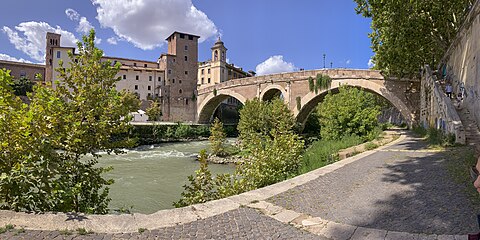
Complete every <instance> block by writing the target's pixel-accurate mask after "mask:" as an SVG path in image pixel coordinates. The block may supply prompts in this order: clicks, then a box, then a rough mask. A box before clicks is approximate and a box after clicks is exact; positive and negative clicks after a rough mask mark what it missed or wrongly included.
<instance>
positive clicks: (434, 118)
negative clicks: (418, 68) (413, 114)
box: [421, 65, 465, 144]
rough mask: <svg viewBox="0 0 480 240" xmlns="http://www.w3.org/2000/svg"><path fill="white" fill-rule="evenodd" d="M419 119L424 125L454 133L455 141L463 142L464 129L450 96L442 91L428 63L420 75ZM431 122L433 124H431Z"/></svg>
mask: <svg viewBox="0 0 480 240" xmlns="http://www.w3.org/2000/svg"><path fill="white" fill-rule="evenodd" d="M421 108H422V109H421V111H422V116H421V121H422V122H423V124H424V126H425V125H429V127H435V128H437V129H441V130H443V131H444V132H446V133H449V134H454V135H455V142H456V143H460V144H465V130H464V127H463V124H462V121H461V120H460V117H459V116H458V113H457V111H456V110H455V107H454V106H453V103H452V101H451V100H450V98H448V97H447V96H446V94H444V93H443V91H442V89H441V87H440V86H439V84H438V83H437V78H436V77H435V76H434V75H433V74H432V70H431V69H430V67H429V66H428V65H426V66H425V71H424V73H423V76H422V85H421ZM432 123H433V125H434V126H431V125H432Z"/></svg>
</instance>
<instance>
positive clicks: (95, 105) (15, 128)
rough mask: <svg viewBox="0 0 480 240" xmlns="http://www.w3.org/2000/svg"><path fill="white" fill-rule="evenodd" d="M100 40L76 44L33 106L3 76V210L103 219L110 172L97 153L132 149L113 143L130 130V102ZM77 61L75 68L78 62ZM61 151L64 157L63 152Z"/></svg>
mask: <svg viewBox="0 0 480 240" xmlns="http://www.w3.org/2000/svg"><path fill="white" fill-rule="evenodd" d="M94 39H95V33H94V32H93V31H92V32H91V33H90V35H89V36H86V37H83V43H78V45H77V49H78V53H79V54H78V55H75V56H73V54H72V53H71V52H70V53H69V56H70V59H71V62H70V66H69V68H63V63H62V62H60V69H59V70H58V72H59V74H60V79H61V80H62V81H57V82H56V88H54V89H52V88H47V87H45V86H41V85H39V86H35V87H34V94H32V95H31V103H30V105H26V104H23V103H22V102H21V100H20V99H19V98H17V97H15V96H14V94H13V90H12V88H11V87H10V86H9V85H10V84H11V83H12V81H11V77H10V76H9V74H8V73H7V72H4V71H0V116H2V118H0V133H1V134H0V152H2V154H1V155H0V208H2V209H10V210H15V211H21V210H28V211H61V212H86V213H106V212H107V211H108V208H107V206H108V202H109V201H110V199H109V198H108V191H109V189H108V187H107V186H108V185H110V184H112V183H113V180H107V179H103V178H102V174H103V173H105V172H107V171H109V170H110V169H111V168H98V167H95V164H96V163H97V162H98V158H99V157H100V156H99V155H98V154H96V153H97V152H98V151H106V152H108V153H109V154H110V153H120V151H119V150H115V149H117V148H118V147H120V146H122V147H124V146H131V145H132V141H131V139H128V138H114V136H119V135H122V134H124V133H126V132H128V130H129V124H128V122H129V121H130V117H128V113H129V112H131V111H132V109H138V106H133V105H131V103H132V102H129V101H128V100H129V99H130V98H129V95H128V94H127V93H125V92H117V91H116V90H115V83H116V82H117V81H118V79H117V78H115V75H116V73H117V72H118V70H119V68H120V65H119V64H117V65H115V66H112V64H111V63H110V62H109V61H104V62H103V61H101V58H102V56H103V52H102V51H101V50H99V49H97V48H95V46H94ZM73 59H77V60H78V62H77V61H73ZM59 150H61V151H59Z"/></svg>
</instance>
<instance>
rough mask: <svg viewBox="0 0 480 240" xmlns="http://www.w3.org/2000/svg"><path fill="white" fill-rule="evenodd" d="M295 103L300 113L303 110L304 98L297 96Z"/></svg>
mask: <svg viewBox="0 0 480 240" xmlns="http://www.w3.org/2000/svg"><path fill="white" fill-rule="evenodd" d="M295 101H296V103H297V110H298V111H300V109H302V98H301V97H300V96H297V97H296V98H295Z"/></svg>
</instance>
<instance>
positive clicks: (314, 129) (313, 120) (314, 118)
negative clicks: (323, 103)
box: [302, 111, 321, 137]
mask: <svg viewBox="0 0 480 240" xmlns="http://www.w3.org/2000/svg"><path fill="white" fill-rule="evenodd" d="M320 129H321V125H320V117H319V115H318V112H317V111H313V112H312V113H310V115H308V118H307V121H306V122H305V127H304V128H303V132H302V133H304V134H308V135H309V136H315V137H318V136H320Z"/></svg>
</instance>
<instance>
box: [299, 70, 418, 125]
mask: <svg viewBox="0 0 480 240" xmlns="http://www.w3.org/2000/svg"><path fill="white" fill-rule="evenodd" d="M342 85H348V86H352V87H357V88H361V89H363V90H365V91H368V92H371V93H375V94H377V95H380V96H382V97H384V98H385V99H386V100H387V101H388V102H390V103H391V104H392V105H393V106H394V107H395V108H397V109H398V110H399V111H400V113H401V114H402V117H403V118H404V119H405V121H407V123H408V124H409V125H411V124H412V123H413V119H414V116H412V114H411V112H410V110H409V108H408V107H407V105H406V104H405V103H404V102H403V101H402V100H401V99H399V98H398V97H397V96H395V94H393V93H392V92H391V91H389V90H387V89H386V88H385V87H384V86H382V85H380V84H377V83H375V82H372V81H369V80H359V79H345V80H339V81H333V82H332V85H331V86H330V88H329V89H327V90H322V91H320V92H319V93H318V94H315V93H314V92H309V93H308V94H306V95H305V96H304V97H302V98H301V106H302V107H301V109H300V110H297V109H295V111H294V115H295V117H296V119H297V122H299V123H301V124H302V126H303V125H304V124H305V122H306V121H307V118H308V116H309V115H310V113H312V111H313V110H314V109H315V107H316V106H317V105H318V104H319V103H320V102H322V101H323V99H324V98H325V96H326V95H327V94H328V92H329V91H334V92H335V91H338V88H339V87H340V86H342Z"/></svg>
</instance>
